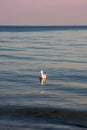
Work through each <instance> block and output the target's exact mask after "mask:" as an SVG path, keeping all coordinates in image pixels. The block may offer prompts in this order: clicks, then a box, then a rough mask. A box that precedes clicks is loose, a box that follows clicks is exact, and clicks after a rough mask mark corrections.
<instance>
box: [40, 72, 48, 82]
mask: <svg viewBox="0 0 87 130" xmlns="http://www.w3.org/2000/svg"><path fill="white" fill-rule="evenodd" d="M46 77H47V76H46V72H43V70H41V71H40V79H44V80H46Z"/></svg>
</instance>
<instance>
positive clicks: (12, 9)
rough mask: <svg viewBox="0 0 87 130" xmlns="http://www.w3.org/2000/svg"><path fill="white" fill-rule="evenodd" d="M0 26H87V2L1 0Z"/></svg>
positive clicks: (85, 0)
mask: <svg viewBox="0 0 87 130" xmlns="http://www.w3.org/2000/svg"><path fill="white" fill-rule="evenodd" d="M0 25H87V0H0Z"/></svg>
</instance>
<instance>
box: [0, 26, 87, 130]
mask: <svg viewBox="0 0 87 130" xmlns="http://www.w3.org/2000/svg"><path fill="white" fill-rule="evenodd" d="M41 70H43V71H45V72H46V74H47V79H46V81H40V79H39V76H40V71H41ZM0 129H1V130H7V129H9V130H15V129H16V130H44V129H47V130H48V129H49V130H57V129H64V130H72V129H74V130H75V129H76V130H84V129H87V26H0Z"/></svg>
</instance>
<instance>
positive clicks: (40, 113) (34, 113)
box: [0, 107, 87, 128]
mask: <svg viewBox="0 0 87 130" xmlns="http://www.w3.org/2000/svg"><path fill="white" fill-rule="evenodd" d="M0 115H5V116H27V117H39V118H50V119H54V118H55V119H60V120H65V121H67V120H68V121H71V122H72V123H73V122H74V123H75V124H76V125H78V126H80V127H85V128H87V111H76V110H70V109H69V110H68V109H57V108H55V109H54V108H22V107H21V108H12V107H10V108H6V107H5V108H0Z"/></svg>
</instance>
